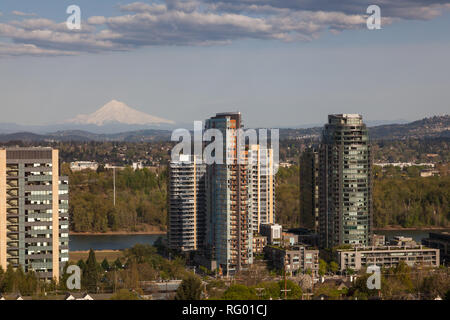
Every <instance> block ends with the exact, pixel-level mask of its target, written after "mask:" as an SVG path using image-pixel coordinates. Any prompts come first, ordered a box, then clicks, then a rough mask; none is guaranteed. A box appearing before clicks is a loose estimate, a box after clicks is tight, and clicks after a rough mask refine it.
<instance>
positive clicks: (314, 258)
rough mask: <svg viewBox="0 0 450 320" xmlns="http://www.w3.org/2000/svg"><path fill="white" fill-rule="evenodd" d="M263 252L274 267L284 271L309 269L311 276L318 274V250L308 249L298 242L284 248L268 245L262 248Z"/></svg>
mask: <svg viewBox="0 0 450 320" xmlns="http://www.w3.org/2000/svg"><path fill="white" fill-rule="evenodd" d="M264 254H265V258H266V259H267V260H269V261H270V262H271V263H272V265H273V266H274V267H275V268H277V269H279V270H283V269H285V270H286V273H290V274H296V273H297V272H301V273H304V272H307V271H308V270H311V272H312V275H313V276H315V277H317V276H318V274H319V250H315V249H308V248H307V247H305V246H303V245H300V244H298V245H294V246H288V247H286V248H282V247H278V246H270V245H269V246H266V247H265V248H264Z"/></svg>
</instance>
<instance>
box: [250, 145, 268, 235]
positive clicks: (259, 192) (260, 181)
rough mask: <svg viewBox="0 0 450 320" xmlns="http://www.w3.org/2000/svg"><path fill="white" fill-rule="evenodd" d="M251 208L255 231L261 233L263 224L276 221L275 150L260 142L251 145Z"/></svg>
mask: <svg viewBox="0 0 450 320" xmlns="http://www.w3.org/2000/svg"><path fill="white" fill-rule="evenodd" d="M248 159H249V161H248V169H249V173H248V176H249V204H250V207H249V210H250V211H251V213H252V229H253V233H260V226H261V224H265V223H274V222H275V178H274V174H273V173H274V162H273V150H272V149H267V148H261V147H260V145H258V144H253V145H250V146H249V150H248Z"/></svg>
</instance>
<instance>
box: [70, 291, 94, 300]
mask: <svg viewBox="0 0 450 320" xmlns="http://www.w3.org/2000/svg"><path fill="white" fill-rule="evenodd" d="M64 300H94V299H93V298H92V297H91V296H90V295H89V294H88V293H82V294H81V293H70V292H67V293H66V295H65V297H64Z"/></svg>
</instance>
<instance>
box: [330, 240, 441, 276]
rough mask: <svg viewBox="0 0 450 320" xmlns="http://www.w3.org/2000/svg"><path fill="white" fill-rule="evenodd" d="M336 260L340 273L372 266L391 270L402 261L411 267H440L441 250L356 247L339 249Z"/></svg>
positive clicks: (416, 247) (402, 247) (412, 247)
mask: <svg viewBox="0 0 450 320" xmlns="http://www.w3.org/2000/svg"><path fill="white" fill-rule="evenodd" d="M336 259H337V262H338V265H339V270H340V271H344V270H346V269H352V270H355V271H357V270H360V269H361V268H362V267H367V266H370V265H377V266H379V267H380V268H381V267H384V268H391V267H395V266H397V265H398V264H399V263H400V261H403V262H405V263H406V264H407V265H409V266H411V267H413V266H430V267H439V250H438V249H430V248H427V247H424V246H421V245H415V246H378V247H376V246H371V247H361V248H358V247H355V248H353V249H338V250H337V251H336Z"/></svg>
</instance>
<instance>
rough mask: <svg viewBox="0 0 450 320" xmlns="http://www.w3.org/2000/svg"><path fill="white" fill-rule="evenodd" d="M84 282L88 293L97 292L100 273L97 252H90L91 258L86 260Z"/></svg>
mask: <svg viewBox="0 0 450 320" xmlns="http://www.w3.org/2000/svg"><path fill="white" fill-rule="evenodd" d="M83 280H84V285H85V288H86V289H87V290H88V292H97V285H98V280H99V273H98V265H97V260H96V259H95V252H94V250H92V249H91V250H89V256H88V259H87V260H86V272H84V273H83Z"/></svg>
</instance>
